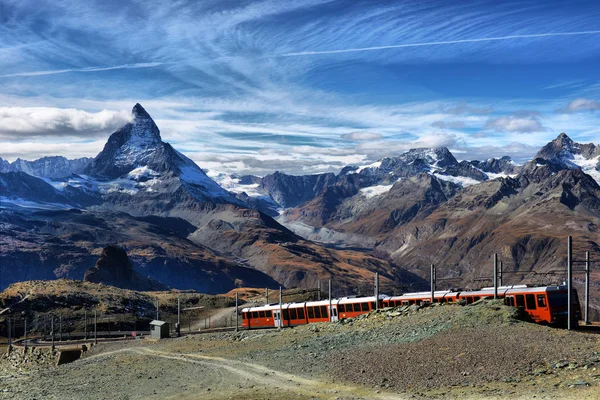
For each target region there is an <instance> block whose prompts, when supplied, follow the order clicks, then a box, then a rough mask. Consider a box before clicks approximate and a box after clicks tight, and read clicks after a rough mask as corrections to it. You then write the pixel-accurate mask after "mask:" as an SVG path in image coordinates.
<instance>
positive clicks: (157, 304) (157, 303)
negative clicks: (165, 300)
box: [156, 300, 160, 321]
mask: <svg viewBox="0 0 600 400" xmlns="http://www.w3.org/2000/svg"><path fill="white" fill-rule="evenodd" d="M159 305H160V303H159V302H158V300H156V320H157V321H158V306H159Z"/></svg>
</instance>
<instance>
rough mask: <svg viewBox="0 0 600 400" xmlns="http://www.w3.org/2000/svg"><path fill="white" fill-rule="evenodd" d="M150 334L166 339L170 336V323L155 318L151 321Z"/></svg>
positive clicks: (156, 337)
mask: <svg viewBox="0 0 600 400" xmlns="http://www.w3.org/2000/svg"><path fill="white" fill-rule="evenodd" d="M150 336H151V337H152V338H153V339H165V338H168V337H169V323H168V322H166V321H158V320H154V321H152V322H150Z"/></svg>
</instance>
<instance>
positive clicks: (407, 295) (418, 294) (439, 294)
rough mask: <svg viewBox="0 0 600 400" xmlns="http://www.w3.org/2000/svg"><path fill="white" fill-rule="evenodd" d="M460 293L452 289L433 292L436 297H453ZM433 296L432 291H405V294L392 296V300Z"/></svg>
mask: <svg viewBox="0 0 600 400" xmlns="http://www.w3.org/2000/svg"><path fill="white" fill-rule="evenodd" d="M457 294H458V293H457V292H453V291H451V290H436V291H435V292H433V296H434V297H453V296H456V295H457ZM423 297H426V298H431V292H415V293H404V294H403V295H400V296H392V297H390V299H391V300H405V299H420V298H423Z"/></svg>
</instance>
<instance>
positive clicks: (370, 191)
mask: <svg viewBox="0 0 600 400" xmlns="http://www.w3.org/2000/svg"><path fill="white" fill-rule="evenodd" d="M392 186H394V185H377V186H369V187H366V188H362V189H360V194H362V195H363V196H365V197H366V198H367V199H370V198H372V197H375V196H381V195H382V194H385V193H387V192H389V191H390V189H391V188H392Z"/></svg>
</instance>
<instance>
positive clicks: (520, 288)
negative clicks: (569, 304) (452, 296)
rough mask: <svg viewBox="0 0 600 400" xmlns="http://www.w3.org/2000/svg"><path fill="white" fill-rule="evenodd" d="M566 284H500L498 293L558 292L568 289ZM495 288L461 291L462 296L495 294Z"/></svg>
mask: <svg viewBox="0 0 600 400" xmlns="http://www.w3.org/2000/svg"><path fill="white" fill-rule="evenodd" d="M566 289H567V287H566V286H534V287H529V286H527V285H515V286H500V287H498V294H502V295H507V294H518V293H539V292H556V291H561V290H566ZM493 294H494V288H493V287H489V288H483V289H481V290H473V291H464V292H460V295H461V296H482V295H493Z"/></svg>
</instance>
